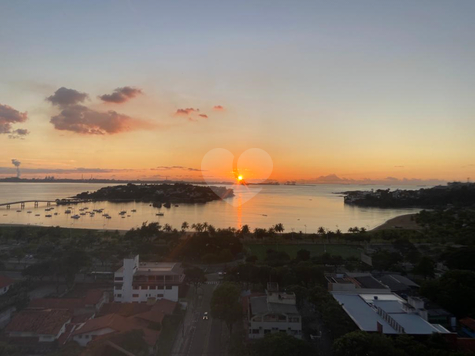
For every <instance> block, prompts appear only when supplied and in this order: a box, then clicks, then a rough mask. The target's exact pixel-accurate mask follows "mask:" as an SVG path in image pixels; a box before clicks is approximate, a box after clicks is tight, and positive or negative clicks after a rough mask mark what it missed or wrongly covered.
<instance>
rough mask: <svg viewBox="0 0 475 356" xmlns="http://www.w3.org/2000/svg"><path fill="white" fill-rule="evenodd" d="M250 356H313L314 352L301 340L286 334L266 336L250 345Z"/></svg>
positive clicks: (279, 333)
mask: <svg viewBox="0 0 475 356" xmlns="http://www.w3.org/2000/svg"><path fill="white" fill-rule="evenodd" d="M251 355H252V356H288V355H292V356H313V355H315V350H314V349H313V348H312V346H310V344H308V343H306V342H305V341H303V340H299V339H297V338H295V337H293V336H290V335H287V334H286V333H281V332H278V333H273V334H267V335H265V336H264V338H262V339H258V340H256V341H255V342H254V343H253V344H252V345H251Z"/></svg>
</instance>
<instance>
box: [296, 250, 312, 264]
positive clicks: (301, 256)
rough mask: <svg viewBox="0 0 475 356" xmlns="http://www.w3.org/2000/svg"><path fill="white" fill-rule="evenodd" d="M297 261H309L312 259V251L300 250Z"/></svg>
mask: <svg viewBox="0 0 475 356" xmlns="http://www.w3.org/2000/svg"><path fill="white" fill-rule="evenodd" d="M297 259H298V260H300V261H308V260H309V259H310V251H309V250H306V249H301V250H298V251H297Z"/></svg>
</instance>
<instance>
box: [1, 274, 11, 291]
mask: <svg viewBox="0 0 475 356" xmlns="http://www.w3.org/2000/svg"><path fill="white" fill-rule="evenodd" d="M13 283H15V281H14V280H13V279H11V278H8V277H7V276H4V275H0V288H4V287H8V286H10V285H12V284H13Z"/></svg>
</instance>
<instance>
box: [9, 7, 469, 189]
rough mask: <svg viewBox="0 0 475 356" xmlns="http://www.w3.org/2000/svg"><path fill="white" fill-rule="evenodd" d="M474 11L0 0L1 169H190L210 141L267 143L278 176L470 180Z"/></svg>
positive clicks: (122, 173) (35, 173)
mask: <svg viewBox="0 0 475 356" xmlns="http://www.w3.org/2000/svg"><path fill="white" fill-rule="evenodd" d="M474 16H475V1H472V0H467V1H463V0H459V1H456V2H452V1H434V0H430V1H429V0H427V1H379V0H378V1H376V0H375V1H279V0H272V1H265V0H259V1H225V0H219V1H206V0H200V1H196V0H192V1H179V0H177V1H132V0H130V1H100V2H98V1H77V2H70V1H59V0H58V1H48V0H44V1H21V0H20V1H3V2H2V3H1V4H0V147H1V150H0V176H1V177H5V176H12V175H14V174H15V170H14V166H13V164H12V159H17V160H18V161H20V162H21V166H20V168H21V170H22V172H23V174H22V177H25V178H27V177H44V176H45V175H54V176H56V177H81V176H82V175H83V174H84V176H85V177H88V178H89V177H90V176H91V175H92V176H94V177H96V178H98V177H104V178H105V177H108V178H140V179H162V178H165V177H168V178H176V179H199V178H200V177H201V172H200V169H201V167H202V159H203V157H204V156H205V155H206V153H207V152H208V151H210V150H212V149H214V148H224V149H227V150H229V151H230V152H231V153H232V154H233V155H234V157H235V158H236V159H237V158H238V157H239V155H240V154H241V153H242V152H244V151H246V150H248V149H250V148H259V149H261V150H264V151H265V152H267V153H268V154H269V156H270V157H271V159H272V161H273V172H272V175H271V178H273V179H278V180H297V179H305V180H314V179H315V178H316V177H319V176H326V175H330V174H336V175H337V176H339V177H345V178H348V179H354V180H361V179H364V178H370V179H375V180H381V179H384V178H386V177H394V178H397V179H403V178H408V179H411V178H417V179H440V180H463V181H465V180H466V179H467V178H468V177H472V180H474V179H475V21H474ZM26 130H27V131H26ZM257 163H258V162H257ZM252 166H253V167H259V164H253V165H252ZM256 169H258V168H256ZM258 175H259V174H258V173H256V172H254V176H258Z"/></svg>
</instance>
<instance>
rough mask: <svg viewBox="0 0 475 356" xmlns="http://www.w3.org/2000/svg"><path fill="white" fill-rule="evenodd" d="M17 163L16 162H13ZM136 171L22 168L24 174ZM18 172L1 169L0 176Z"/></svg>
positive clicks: (118, 170) (129, 170) (10, 168)
mask: <svg viewBox="0 0 475 356" xmlns="http://www.w3.org/2000/svg"><path fill="white" fill-rule="evenodd" d="M13 161H16V162H13ZM12 164H13V165H15V167H18V166H19V165H20V164H21V162H19V161H18V160H12ZM135 171H136V170H134V169H112V168H111V169H104V168H83V167H80V168H66V169H64V168H22V173H23V174H75V173H77V174H86V173H89V174H94V173H114V172H116V173H118V172H135ZM16 172H17V170H16V168H13V167H0V174H16Z"/></svg>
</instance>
